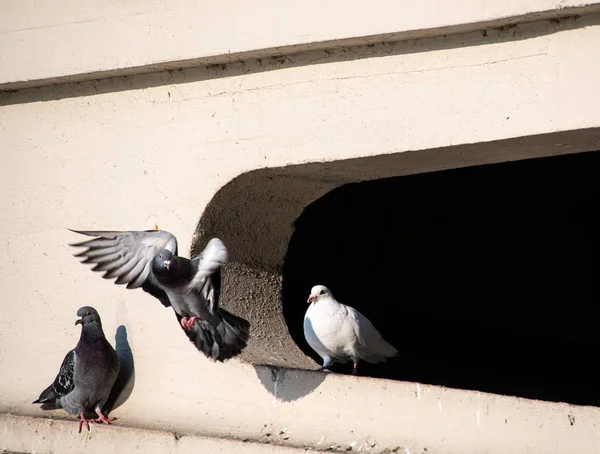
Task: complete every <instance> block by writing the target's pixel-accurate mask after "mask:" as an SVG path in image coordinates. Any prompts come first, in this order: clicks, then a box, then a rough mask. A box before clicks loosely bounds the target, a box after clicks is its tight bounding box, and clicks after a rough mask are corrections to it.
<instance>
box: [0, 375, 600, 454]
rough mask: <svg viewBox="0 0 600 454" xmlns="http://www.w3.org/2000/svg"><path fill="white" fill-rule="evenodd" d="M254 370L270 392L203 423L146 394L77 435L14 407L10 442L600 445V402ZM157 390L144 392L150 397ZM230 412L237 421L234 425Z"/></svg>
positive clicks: (197, 413) (207, 448)
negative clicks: (152, 414) (150, 412)
mask: <svg viewBox="0 0 600 454" xmlns="http://www.w3.org/2000/svg"><path fill="white" fill-rule="evenodd" d="M252 373H253V374H255V378H256V379H255V380H254V383H253V384H251V385H250V386H248V387H246V388H247V389H246V391H245V394H248V393H250V394H252V395H253V396H255V397H258V396H259V395H262V396H263V397H262V398H261V399H256V400H255V403H254V404H252V405H248V403H247V402H244V401H243V398H242V396H241V394H240V390H237V389H234V388H231V395H232V399H234V400H235V402H236V404H235V406H230V407H229V410H228V411H225V412H224V413H222V414H221V415H217V414H213V415H212V416H211V418H209V419H205V420H204V422H201V421H200V419H201V418H202V417H203V415H202V414H201V413H202V408H201V407H202V405H201V404H199V403H198V401H197V400H196V399H194V398H191V397H190V396H189V395H187V396H185V397H186V400H187V401H188V402H189V404H188V406H187V407H186V408H184V407H182V406H181V405H180V403H177V402H175V403H173V406H172V407H171V408H167V407H166V406H165V405H164V402H163V403H162V408H163V410H164V411H163V414H162V416H161V417H159V418H155V419H154V421H151V420H149V419H147V415H145V414H144V412H143V411H140V409H141V406H140V402H141V401H140V398H139V397H140V396H139V395H138V399H137V405H133V408H132V406H131V405H124V406H123V407H120V408H119V409H117V410H115V411H114V412H113V413H111V416H115V417H117V418H119V419H118V420H117V421H115V423H114V424H113V425H111V426H92V428H91V432H90V433H89V434H87V432H86V433H85V434H84V433H82V434H78V433H77V423H76V418H74V417H73V418H69V419H67V420H65V419H66V418H65V414H64V412H62V411H54V412H52V413H51V414H52V416H56V417H58V418H61V419H47V418H31V417H23V416H13V415H6V414H5V415H3V416H0V433H1V434H2V445H1V448H2V449H4V450H7V451H16V452H36V453H40V452H42V453H43V452H83V450H84V449H85V452H86V453H88V452H91V453H95V452H98V453H99V452H177V453H186V452H192V450H195V452H199V451H197V450H198V449H202V448H204V450H203V451H200V452H210V453H213V452H248V453H254V452H267V453H286V452H298V451H297V450H298V449H303V450H311V451H312V450H317V451H320V450H321V451H339V452H345V451H352V452H365V453H373V454H379V453H381V454H383V453H386V454H389V453H409V452H410V453H428V454H441V453H444V454H445V453H463V454H470V453H473V454H475V453H481V452H490V453H507V454H508V453H515V452H540V453H545V454H554V453H556V454H559V453H560V454H564V453H565V452H573V453H592V452H596V451H597V447H598V446H599V444H600V432H599V431H598V424H599V422H600V408H595V407H584V406H575V405H568V404H564V403H549V402H542V401H535V400H529V399H521V398H515V397H509V396H498V395H493V394H488V393H480V392H476V391H462V390H455V389H449V388H443V387H440V386H431V385H424V384H419V383H407V382H394V381H390V380H381V379H372V378H365V377H353V376H347V375H338V374H324V373H316V372H309V371H302V370H295V369H285V368H273V367H261V366H257V367H255V368H254V371H253V372H252ZM261 385H262V386H261ZM261 387H264V389H266V390H267V391H268V393H265V392H264V390H263V391H259V389H260V388H261ZM138 394H139V393H138ZM155 394H156V393H154V395H155ZM152 395H153V394H152V393H151V394H146V395H145V397H142V399H143V400H145V401H146V402H147V401H148V400H151V399H152ZM266 396H269V397H268V398H266V399H265V397H266ZM171 397H172V398H175V397H176V396H171ZM246 398H247V397H246ZM132 399H133V396H132ZM218 402H219V403H220V404H221V405H222V406H223V407H226V406H227V403H226V402H224V401H223V400H222V399H218ZM152 405H154V403H152ZM30 407H32V406H31V405H30ZM0 410H2V409H1V408H0ZM23 410H24V408H21V409H20V410H19V411H10V410H7V409H4V410H3V411H5V412H6V411H10V413H12V414H15V413H19V414H21V411H23ZM222 410H224V409H222ZM34 412H35V413H37V414H39V413H40V411H39V410H37V411H36V409H33V408H32V409H31V411H30V413H32V414H30V416H35V415H34V414H33V413H34ZM47 414H48V413H45V414H44V416H46V415H47ZM224 417H227V418H233V419H237V422H235V423H234V424H231V421H230V423H228V424H226V426H227V427H225V426H223V422H222V419H223V418H224ZM209 426H212V427H209ZM219 426H221V427H220V429H217V428H218V427H219ZM207 435H208V436H210V437H213V436H216V437H232V438H233V437H237V438H239V440H238V441H235V440H232V439H221V438H208V437H207ZM242 440H250V441H253V442H259V443H248V442H245V443H244V442H243V441H242ZM261 442H266V443H269V444H261ZM280 446H283V447H280ZM117 448H118V449H117ZM294 448H295V449H294Z"/></svg>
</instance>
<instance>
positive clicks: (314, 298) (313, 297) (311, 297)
mask: <svg viewBox="0 0 600 454" xmlns="http://www.w3.org/2000/svg"><path fill="white" fill-rule="evenodd" d="M316 299H317V297H316V296H315V295H310V296H309V297H308V301H307V303H308V304H310V303H312V302H313V301H314V300H316Z"/></svg>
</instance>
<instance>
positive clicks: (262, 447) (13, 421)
mask: <svg viewBox="0 0 600 454" xmlns="http://www.w3.org/2000/svg"><path fill="white" fill-rule="evenodd" d="M74 424H77V423H73V422H71V421H64V420H59V419H45V418H31V417H26V416H15V415H8V414H0V452H7V451H8V452H15V453H36V454H46V453H47V454H50V453H63V452H64V453H76V452H85V453H88V454H94V453H98V454H100V453H103V454H104V453H108V452H111V453H149V452H152V453H165V454H167V453H169V454H186V453H198V452H204V453H211V454H212V453H215V454H218V453H224V454H225V453H227V454H229V453H238V452H239V453H244V454H254V453H261V454H263V453H264V454H293V453H300V452H305V450H304V449H294V448H289V447H283V446H275V445H269V444H266V443H251V442H247V443H244V442H241V441H237V440H229V439H224V438H206V437H199V436H194V435H185V436H179V435H176V434H174V433H170V432H158V431H152V430H141V429H132V428H124V427H119V426H117V425H116V424H113V425H110V426H105V425H103V426H98V425H97V424H92V425H91V426H90V431H89V432H87V431H86V430H85V429H84V430H83V432H82V433H81V434H79V433H77V430H73V425H74Z"/></svg>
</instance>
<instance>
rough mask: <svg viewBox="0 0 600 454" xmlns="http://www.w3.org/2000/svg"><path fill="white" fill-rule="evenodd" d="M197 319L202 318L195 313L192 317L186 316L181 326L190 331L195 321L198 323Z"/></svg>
mask: <svg viewBox="0 0 600 454" xmlns="http://www.w3.org/2000/svg"><path fill="white" fill-rule="evenodd" d="M196 320H200V317H196V316H195V315H194V316H193V317H190V318H187V317H184V318H182V319H181V326H182V327H183V329H185V330H187V331H189V330H191V329H192V326H194V323H196Z"/></svg>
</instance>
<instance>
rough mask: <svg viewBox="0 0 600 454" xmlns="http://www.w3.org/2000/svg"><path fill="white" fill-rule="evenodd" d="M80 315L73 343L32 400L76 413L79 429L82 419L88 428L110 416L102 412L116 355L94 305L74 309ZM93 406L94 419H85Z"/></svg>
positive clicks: (113, 378) (115, 367) (112, 379)
mask: <svg viewBox="0 0 600 454" xmlns="http://www.w3.org/2000/svg"><path fill="white" fill-rule="evenodd" d="M77 316H78V317H81V318H80V319H78V320H77V321H76V322H75V325H79V324H81V326H82V328H81V336H80V337H79V342H78V343H77V346H76V347H75V348H74V349H73V350H71V351H70V352H69V353H67V355H66V356H65V359H64V360H63V362H62V364H61V365H60V371H59V372H58V375H57V376H56V378H55V379H54V383H52V384H51V385H50V386H48V387H47V388H46V389H45V390H44V391H42V393H41V394H40V397H39V398H38V399H37V400H36V401H34V402H33V403H34V404H42V407H41V408H42V410H55V409H57V408H64V409H65V410H66V411H67V413H70V414H72V415H79V418H80V420H79V432H80V433H81V426H82V425H83V423H85V425H86V426H87V429H88V430H90V424H89V423H90V422H91V421H95V422H103V423H106V424H109V423H110V421H113V420H114V418H107V417H106V416H104V415H103V414H102V407H103V406H104V404H105V403H106V400H107V399H108V396H109V395H110V391H111V389H112V387H113V385H114V384H115V381H116V380H117V375H118V374H119V357H118V355H117V353H116V352H115V350H114V348H112V346H111V345H110V344H109V343H108V341H107V340H106V337H104V332H103V331H102V322H101V321H100V315H98V312H96V309H94V308H93V307H90V306H84V307H82V308H80V309H79V310H78V311H77ZM92 410H94V411H95V412H96V414H97V415H98V418H97V419H93V418H92V419H87V418H86V417H85V415H86V414H89V413H91V412H92Z"/></svg>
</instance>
